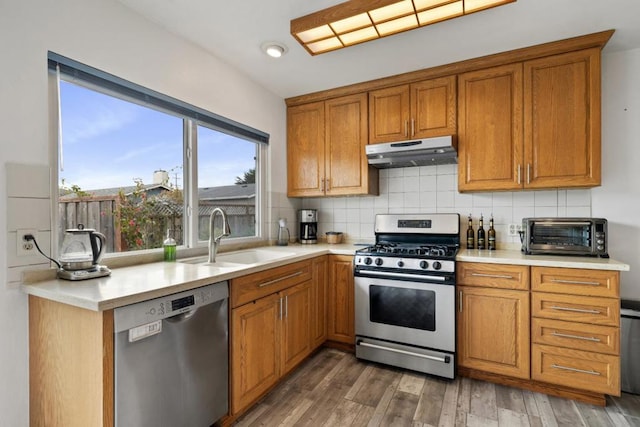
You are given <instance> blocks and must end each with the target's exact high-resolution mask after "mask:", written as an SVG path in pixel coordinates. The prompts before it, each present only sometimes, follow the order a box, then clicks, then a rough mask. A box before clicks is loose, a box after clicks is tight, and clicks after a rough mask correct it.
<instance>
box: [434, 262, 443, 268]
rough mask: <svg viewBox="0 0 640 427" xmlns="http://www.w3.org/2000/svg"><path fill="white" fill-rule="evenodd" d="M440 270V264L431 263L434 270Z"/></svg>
mask: <svg viewBox="0 0 640 427" xmlns="http://www.w3.org/2000/svg"><path fill="white" fill-rule="evenodd" d="M441 268H442V264H440V261H433V269H434V270H440V269H441Z"/></svg>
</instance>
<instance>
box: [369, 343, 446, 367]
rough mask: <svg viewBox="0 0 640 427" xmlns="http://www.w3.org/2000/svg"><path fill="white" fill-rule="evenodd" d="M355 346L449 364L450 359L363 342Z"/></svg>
mask: <svg viewBox="0 0 640 427" xmlns="http://www.w3.org/2000/svg"><path fill="white" fill-rule="evenodd" d="M357 345H361V346H363V347H370V348H376V349H378V350H385V351H391V352H393V353H400V354H405V355H407V356H415V357H420V358H422V359H429V360H435V361H436V362H442V363H451V357H450V356H445V357H436V356H429V355H426V354H420V353H414V352H413V351H406V350H400V349H397V348H391V347H385V346H382V345H377V344H369V343H367V342H364V341H358V342H357Z"/></svg>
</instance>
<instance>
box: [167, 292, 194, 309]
mask: <svg viewBox="0 0 640 427" xmlns="http://www.w3.org/2000/svg"><path fill="white" fill-rule="evenodd" d="M195 303H196V301H195V298H194V297H193V295H189V296H188V297H184V298H178V299H174V300H173V301H171V311H176V310H180V309H181V308H185V307H189V306H190V305H194V304H195Z"/></svg>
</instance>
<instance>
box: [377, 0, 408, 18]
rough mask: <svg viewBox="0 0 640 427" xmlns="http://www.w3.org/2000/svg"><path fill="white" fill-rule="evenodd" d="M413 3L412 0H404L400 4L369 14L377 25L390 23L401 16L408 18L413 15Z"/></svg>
mask: <svg viewBox="0 0 640 427" xmlns="http://www.w3.org/2000/svg"><path fill="white" fill-rule="evenodd" d="M413 12H414V10H413V3H412V2H411V0H402V1H399V2H398V3H394V4H390V5H389V6H384V7H381V8H378V9H374V10H372V11H370V12H369V16H371V19H373V22H375V23H376V24H377V23H378V22H384V21H389V20H391V19H394V18H397V17H399V16H406V15H408V14H410V13H413Z"/></svg>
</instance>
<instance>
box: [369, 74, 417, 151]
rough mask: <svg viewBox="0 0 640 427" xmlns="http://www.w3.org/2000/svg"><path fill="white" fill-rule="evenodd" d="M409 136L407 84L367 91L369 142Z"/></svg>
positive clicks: (373, 142) (394, 139) (395, 139)
mask: <svg viewBox="0 0 640 427" xmlns="http://www.w3.org/2000/svg"><path fill="white" fill-rule="evenodd" d="M408 138H409V85H402V86H395V87H389V88H385V89H379V90H374V91H371V92H369V144H376V143H379V142H393V141H401V140H403V139H408Z"/></svg>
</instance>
